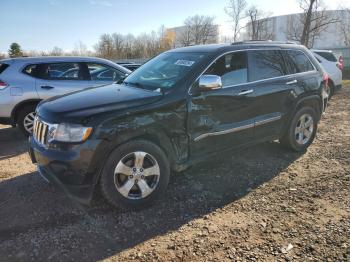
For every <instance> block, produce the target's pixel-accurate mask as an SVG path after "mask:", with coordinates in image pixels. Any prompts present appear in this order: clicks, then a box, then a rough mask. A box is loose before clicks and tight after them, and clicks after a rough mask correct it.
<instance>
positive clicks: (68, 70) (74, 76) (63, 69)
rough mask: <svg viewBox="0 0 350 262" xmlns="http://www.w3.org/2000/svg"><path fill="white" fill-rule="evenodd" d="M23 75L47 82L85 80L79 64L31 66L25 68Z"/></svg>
mask: <svg viewBox="0 0 350 262" xmlns="http://www.w3.org/2000/svg"><path fill="white" fill-rule="evenodd" d="M23 73H25V74H28V75H31V76H33V77H36V78H41V79H48V80H84V79H86V77H85V76H84V71H83V70H82V66H81V64H80V63H52V64H32V65H28V66H26V67H25V68H24V70H23Z"/></svg>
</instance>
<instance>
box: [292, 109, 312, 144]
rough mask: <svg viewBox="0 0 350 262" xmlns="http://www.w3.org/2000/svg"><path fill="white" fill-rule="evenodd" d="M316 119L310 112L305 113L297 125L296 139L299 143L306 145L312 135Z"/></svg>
mask: <svg viewBox="0 0 350 262" xmlns="http://www.w3.org/2000/svg"><path fill="white" fill-rule="evenodd" d="M313 130H314V120H313V118H312V116H311V115H310V114H303V115H302V116H301V117H300V118H299V120H298V122H297V125H296V127H295V141H296V142H297V143H298V144H299V145H305V144H306V143H308V142H309V141H310V139H311V137H312V133H313Z"/></svg>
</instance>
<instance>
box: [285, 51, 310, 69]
mask: <svg viewBox="0 0 350 262" xmlns="http://www.w3.org/2000/svg"><path fill="white" fill-rule="evenodd" d="M286 52H287V56H286V60H287V61H288V64H289V68H290V73H292V74H293V73H303V72H308V71H312V70H314V67H313V65H312V64H311V62H310V60H309V59H308V58H307V57H306V55H305V54H304V53H303V52H301V51H298V50H287V51H286Z"/></svg>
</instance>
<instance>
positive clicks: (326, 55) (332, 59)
mask: <svg viewBox="0 0 350 262" xmlns="http://www.w3.org/2000/svg"><path fill="white" fill-rule="evenodd" d="M315 53H316V54H318V55H319V56H322V57H323V58H324V59H326V60H328V61H330V62H338V59H337V58H336V57H335V55H334V54H333V53H331V52H315Z"/></svg>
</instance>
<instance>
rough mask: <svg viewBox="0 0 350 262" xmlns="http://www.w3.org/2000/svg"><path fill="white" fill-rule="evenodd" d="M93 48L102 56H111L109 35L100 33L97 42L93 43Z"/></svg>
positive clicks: (111, 45)
mask: <svg viewBox="0 0 350 262" xmlns="http://www.w3.org/2000/svg"><path fill="white" fill-rule="evenodd" d="M95 49H96V53H97V55H98V56H101V57H104V58H113V56H114V53H113V39H112V37H111V35H109V34H103V35H101V37H100V40H99V42H98V43H97V44H96V45H95Z"/></svg>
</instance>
